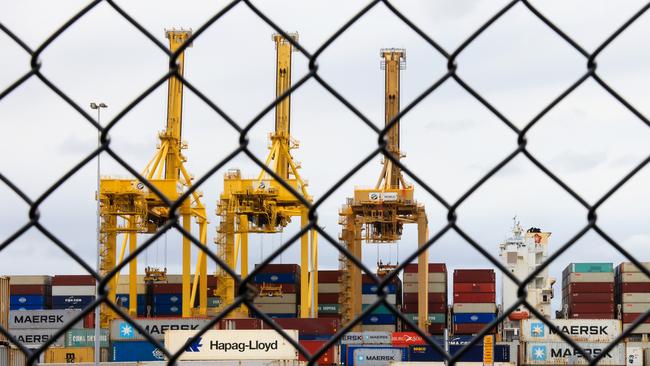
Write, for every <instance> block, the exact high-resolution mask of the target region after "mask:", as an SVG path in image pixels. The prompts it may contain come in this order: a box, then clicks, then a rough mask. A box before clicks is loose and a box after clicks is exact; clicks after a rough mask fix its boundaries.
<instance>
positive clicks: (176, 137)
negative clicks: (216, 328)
mask: <svg viewBox="0 0 650 366" xmlns="http://www.w3.org/2000/svg"><path fill="white" fill-rule="evenodd" d="M191 34H192V33H191V31H188V30H167V31H165V35H166V37H167V38H168V39H169V46H170V50H171V52H172V53H173V52H176V51H177V50H178V49H179V47H180V46H181V45H182V44H183V43H184V42H185V41H186V40H187V39H188V38H189V37H190V36H191ZM184 61H185V55H184V52H182V53H181V54H180V55H179V57H178V65H179V69H178V72H179V74H180V75H181V76H182V75H183V72H184ZM167 98H168V99H167V125H166V128H165V130H164V131H161V132H160V133H159V134H158V137H159V139H160V144H159V146H158V151H157V152H156V154H155V156H154V157H153V159H151V161H149V163H148V164H147V166H146V167H145V168H144V170H143V171H142V176H143V177H145V178H146V179H147V180H148V181H149V182H150V183H151V184H153V185H154V186H155V187H156V188H157V189H158V190H159V191H160V192H162V193H163V194H164V195H165V196H166V197H167V198H168V199H169V200H171V201H173V200H176V199H178V198H179V197H180V195H182V194H183V192H185V191H186V190H187V189H188V188H190V187H191V186H192V177H191V176H190V175H189V174H188V172H187V170H186V169H185V166H184V162H185V161H186V158H185V157H184V156H183V154H182V151H181V150H183V149H186V148H187V143H185V142H183V141H182V140H181V131H182V111H183V83H182V82H181V81H180V80H179V79H178V78H176V77H171V78H170V79H169V80H168V97H167ZM200 197H201V193H199V192H197V191H195V192H193V194H192V195H191V196H190V197H189V198H188V199H187V200H185V201H184V202H183V204H182V205H181V207H180V210H179V214H180V216H181V218H182V225H183V228H184V229H185V230H187V231H188V232H190V231H191V226H192V225H191V219H192V218H194V219H195V220H196V223H197V224H198V226H199V240H200V241H201V243H203V244H204V245H205V243H206V241H207V225H208V221H207V215H206V211H205V206H203V204H202V203H201V199H200ZM99 200H100V216H101V225H100V246H101V253H100V257H101V261H100V274H102V275H104V274H106V273H108V272H110V271H111V270H112V269H113V268H115V266H116V261H117V258H116V249H117V246H116V244H117V236H118V235H124V239H123V242H122V248H121V251H120V257H119V261H122V258H123V257H124V253H125V251H126V244H127V241H128V244H129V252H131V253H132V252H133V251H135V250H136V248H137V234H138V233H142V234H153V233H155V232H156V230H158V228H159V227H161V226H162V225H164V223H165V222H166V221H167V219H168V217H169V214H170V213H169V208H168V207H167V205H166V204H165V202H164V201H162V200H161V199H160V198H159V197H158V196H157V195H156V194H155V193H154V192H151V191H150V190H149V189H148V188H147V187H146V186H145V185H144V184H143V183H142V182H140V181H138V180H134V179H116V178H105V177H102V178H101V180H100V191H99ZM182 242H183V259H182V269H183V276H182V283H183V287H182V288H183V294H182V295H183V305H182V308H183V309H182V315H183V317H190V316H192V315H193V314H192V306H193V304H194V300H195V296H196V292H197V286H198V285H199V284H200V291H199V293H200V300H199V303H200V304H199V311H198V314H199V315H206V314H207V257H206V256H205V255H204V254H203V252H199V253H200V254H199V257H198V260H197V269H196V272H195V277H194V282H193V287H190V285H191V282H192V281H191V268H190V266H191V243H190V240H189V239H187V238H185V237H183V239H182ZM137 269H138V267H137V260H135V259H134V260H132V261H131V262H130V263H129V314H130V315H132V316H135V315H136V314H137V287H136V285H137ZM146 272H147V273H146V276H145V280H146V281H153V282H155V281H160V280H164V279H165V278H166V269H164V270H161V269H158V268H147V271H146ZM117 277H118V276H116V281H115V283H114V284H113V285H112V286H110V292H109V299H111V301H113V300H114V299H115V295H116V294H115V291H116V287H117V286H116V284H117ZM199 277H200V280H199ZM114 317H115V314H114V312H112V311H110V309H108V308H107V307H106V306H105V305H102V311H101V325H102V327H108V326H109V325H110V321H111V319H113V318H114Z"/></svg>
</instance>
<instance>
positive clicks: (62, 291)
mask: <svg viewBox="0 0 650 366" xmlns="http://www.w3.org/2000/svg"><path fill="white" fill-rule="evenodd" d="M52 296H95V286H52Z"/></svg>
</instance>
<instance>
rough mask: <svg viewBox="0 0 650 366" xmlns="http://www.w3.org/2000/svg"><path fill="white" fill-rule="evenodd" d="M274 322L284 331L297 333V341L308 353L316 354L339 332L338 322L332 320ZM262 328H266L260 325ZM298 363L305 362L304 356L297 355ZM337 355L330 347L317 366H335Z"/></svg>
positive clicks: (337, 361) (280, 320)
mask: <svg viewBox="0 0 650 366" xmlns="http://www.w3.org/2000/svg"><path fill="white" fill-rule="evenodd" d="M275 322H276V323H277V324H278V325H279V326H280V327H281V328H282V329H285V330H290V329H294V330H297V331H298V341H299V343H300V345H301V346H303V347H304V348H305V349H306V350H307V351H308V352H309V353H312V354H314V353H316V352H317V351H320V349H321V348H323V347H324V346H325V344H326V343H327V341H329V339H330V338H332V336H334V334H336V332H337V331H338V330H339V327H340V321H339V320H338V319H333V318H324V319H300V318H298V319H295V318H294V319H290V318H287V319H275ZM262 328H268V326H267V325H266V324H262ZM299 360H300V361H307V360H306V359H305V357H304V356H302V355H299ZM338 363H339V354H338V352H337V347H336V346H332V347H330V348H329V349H328V350H327V352H325V354H323V355H322V356H321V357H320V358H319V359H318V364H319V365H337V364H338Z"/></svg>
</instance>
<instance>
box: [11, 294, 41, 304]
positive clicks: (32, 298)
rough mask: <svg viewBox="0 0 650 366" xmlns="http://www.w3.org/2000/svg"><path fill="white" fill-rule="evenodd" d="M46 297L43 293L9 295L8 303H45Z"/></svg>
mask: <svg viewBox="0 0 650 366" xmlns="http://www.w3.org/2000/svg"><path fill="white" fill-rule="evenodd" d="M47 299H48V298H47V297H45V296H43V295H10V296H9V305H45V304H47Z"/></svg>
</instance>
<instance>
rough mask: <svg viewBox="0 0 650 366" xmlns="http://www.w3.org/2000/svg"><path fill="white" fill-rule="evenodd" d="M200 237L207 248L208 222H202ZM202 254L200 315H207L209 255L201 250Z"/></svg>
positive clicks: (200, 262) (200, 263) (200, 257)
mask: <svg viewBox="0 0 650 366" xmlns="http://www.w3.org/2000/svg"><path fill="white" fill-rule="evenodd" d="M199 237H200V239H201V243H202V244H203V246H204V247H205V249H207V245H206V243H207V242H208V224H207V223H205V222H204V223H201V226H200V227H199ZM201 254H202V255H200V256H199V265H200V268H199V273H200V279H199V283H200V285H201V287H200V288H199V291H200V292H199V315H202V316H205V315H207V314H208V256H207V255H205V253H203V252H201Z"/></svg>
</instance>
